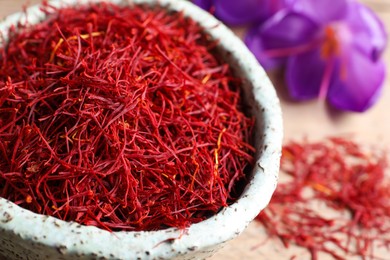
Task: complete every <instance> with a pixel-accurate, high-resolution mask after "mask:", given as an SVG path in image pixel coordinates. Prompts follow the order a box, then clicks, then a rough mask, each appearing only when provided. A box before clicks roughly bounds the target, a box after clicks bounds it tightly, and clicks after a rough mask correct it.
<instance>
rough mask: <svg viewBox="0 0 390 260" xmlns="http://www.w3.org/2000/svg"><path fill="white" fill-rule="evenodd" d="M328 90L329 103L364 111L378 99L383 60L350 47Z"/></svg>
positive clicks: (382, 78)
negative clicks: (375, 59)
mask: <svg viewBox="0 0 390 260" xmlns="http://www.w3.org/2000/svg"><path fill="white" fill-rule="evenodd" d="M335 72H336V73H335V75H334V77H333V80H332V83H331V84H330V88H329V91H328V100H329V102H330V103H331V104H332V105H333V106H335V107H337V108H339V109H342V110H349V111H354V112H364V111H365V110H367V109H368V108H370V107H371V106H372V105H373V104H374V103H375V102H376V101H377V99H378V98H379V95H380V93H381V90H382V88H383V85H382V83H383V80H384V77H385V65H384V63H383V62H382V61H373V60H372V59H371V58H370V57H368V56H366V55H364V54H362V53H361V52H360V51H358V50H355V49H350V50H349V51H348V56H345V59H344V60H341V61H340V62H339V64H338V65H337V67H336V70H335Z"/></svg>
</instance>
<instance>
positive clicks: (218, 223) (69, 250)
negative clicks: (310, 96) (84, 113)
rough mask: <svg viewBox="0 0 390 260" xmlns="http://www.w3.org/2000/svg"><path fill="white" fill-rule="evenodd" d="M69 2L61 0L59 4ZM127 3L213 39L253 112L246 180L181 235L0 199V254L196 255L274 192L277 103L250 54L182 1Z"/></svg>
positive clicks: (237, 227)
mask: <svg viewBox="0 0 390 260" xmlns="http://www.w3.org/2000/svg"><path fill="white" fill-rule="evenodd" d="M75 2H76V0H72V1H66V3H67V4H74V3H75ZM112 2H116V3H120V4H128V2H124V1H119V0H116V1H112ZM130 2H132V3H148V4H151V5H155V4H160V5H163V6H166V8H167V9H169V10H180V11H183V12H184V14H185V15H187V16H189V17H191V18H192V19H193V20H195V21H197V22H199V23H200V24H201V26H202V27H204V28H205V31H207V32H208V33H209V34H210V35H211V36H212V37H213V38H215V39H219V40H220V45H221V49H222V50H223V53H224V54H225V55H224V56H225V57H226V60H227V61H228V62H229V63H230V64H231V65H232V67H233V68H234V69H235V71H236V73H238V74H239V75H241V77H242V78H244V79H245V83H244V86H243V88H244V92H245V100H246V102H248V103H250V104H251V105H252V107H253V111H251V113H252V114H254V115H255V116H256V121H257V123H256V128H255V132H256V143H255V147H256V149H257V151H258V152H257V155H256V159H257V162H256V164H255V167H254V169H253V172H252V176H251V179H250V182H249V183H248V184H247V186H246V187H245V190H244V192H243V194H242V196H241V197H240V199H239V200H238V201H237V202H235V203H234V204H232V205H231V206H229V207H227V208H225V209H223V210H222V211H221V212H219V213H218V214H216V215H215V216H213V217H212V218H210V219H207V220H205V221H203V222H200V223H197V224H193V225H191V226H190V227H189V228H188V230H186V232H185V233H183V232H181V231H180V230H177V229H174V228H170V229H166V230H160V231H151V232H113V233H110V232H107V231H104V230H100V229H98V228H96V227H92V226H88V227H87V226H81V225H79V224H77V223H70V222H64V221H61V220H58V219H56V218H53V217H49V216H43V215H38V214H35V213H32V212H30V211H28V210H25V209H22V208H20V207H18V206H16V205H15V204H13V203H12V202H10V201H7V200H5V199H2V198H0V255H4V257H5V258H6V259H30V260H31V259H39V260H41V259H204V258H207V257H209V256H211V255H213V253H214V252H215V251H216V250H218V249H219V248H220V247H221V246H222V245H223V243H225V242H226V241H228V240H230V239H233V238H234V237H236V236H238V235H239V234H240V233H241V232H242V231H243V230H244V229H245V227H246V226H247V225H248V224H249V222H251V221H252V220H253V219H254V217H255V216H256V215H257V214H258V213H259V212H260V211H261V210H262V209H263V208H264V207H266V205H267V204H268V202H269V200H270V198H271V196H272V193H273V192H274V190H275V187H276V183H277V176H278V170H279V159H280V153H281V144H282V119H281V109H280V105H279V101H278V98H277V96H276V94H275V90H274V88H273V86H272V84H271V82H270V80H269V79H268V78H267V76H266V74H265V72H264V70H263V69H262V68H261V67H260V65H259V64H258V62H257V61H256V59H255V58H254V56H253V55H252V54H251V53H250V51H249V50H248V49H247V48H246V47H245V45H244V44H243V43H242V41H241V40H240V39H239V38H237V37H236V36H235V35H234V34H233V33H232V32H231V31H230V30H229V29H228V28H226V27H225V26H224V25H222V24H221V23H220V22H219V21H217V20H216V19H215V18H214V17H212V16H211V15H209V14H208V13H206V12H204V11H202V10H201V9H199V8H198V7H196V6H194V5H193V4H191V3H190V2H187V1H180V0H176V1H175V0H133V1H130ZM57 4H59V2H58V1H57ZM62 4H64V1H62ZM28 12H29V19H30V21H31V22H39V20H40V19H43V14H42V13H41V12H40V11H39V8H38V7H32V8H30V9H29V10H28ZM20 17H21V14H15V15H12V16H10V17H8V18H7V19H5V21H3V22H1V23H0V30H2V31H3V32H6V31H7V28H8V27H9V26H10V25H11V24H15V23H16V21H17V20H18V19H19V18H20ZM0 259H1V256H0Z"/></svg>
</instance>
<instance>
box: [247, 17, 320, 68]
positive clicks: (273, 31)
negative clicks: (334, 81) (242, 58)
mask: <svg viewBox="0 0 390 260" xmlns="http://www.w3.org/2000/svg"><path fill="white" fill-rule="evenodd" d="M318 30H319V26H318V24H316V23H315V22H313V21H312V20H311V19H310V18H308V17H307V16H305V15H302V14H299V13H296V12H293V11H280V12H278V13H277V14H275V15H274V16H272V17H271V18H270V19H268V20H267V21H266V22H265V23H264V24H263V25H260V26H257V27H254V28H252V29H251V30H249V31H248V33H247V35H246V37H245V43H246V45H247V46H248V48H249V49H250V50H251V51H252V52H253V53H254V55H255V56H256V57H257V59H258V60H259V62H260V63H261V64H262V65H263V66H264V67H265V68H266V69H271V68H273V67H275V66H277V65H280V64H281V63H282V62H283V60H285V58H286V57H288V56H290V55H296V54H298V53H301V52H304V51H308V50H310V49H311V48H312V47H313V43H314V41H315V38H316V36H317V35H316V32H317V31H318Z"/></svg>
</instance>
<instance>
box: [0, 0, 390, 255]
mask: <svg viewBox="0 0 390 260" xmlns="http://www.w3.org/2000/svg"><path fill="white" fill-rule="evenodd" d="M25 2H27V1H26V0H0V19H1V18H2V17H4V16H6V15H8V14H11V13H13V12H16V11H20V10H21V6H22V4H23V3H25ZM29 2H30V3H31V4H34V3H38V2H40V0H30V1H29ZM362 2H364V3H366V4H367V5H368V6H370V7H371V8H372V9H373V10H374V11H375V12H376V13H377V14H378V15H379V17H380V18H381V19H382V20H383V21H384V23H385V25H386V28H387V31H390V0H364V1H362ZM237 33H238V34H240V31H237ZM384 60H385V62H386V63H387V65H388V68H390V48H387V51H386V53H385V56H384ZM271 80H272V81H273V82H274V85H275V87H276V89H277V91H278V94H279V97H280V99H281V104H282V110H283V119H284V128H285V141H287V140H291V139H298V140H299V139H300V138H303V137H310V138H313V139H319V138H323V137H326V136H331V135H348V136H350V135H352V136H354V138H355V140H357V141H358V142H359V143H364V144H368V145H370V144H373V145H376V144H380V145H385V146H390V80H389V77H387V79H386V82H385V87H384V92H383V94H382V96H381V99H380V101H379V102H378V103H377V104H376V105H375V106H374V107H373V108H372V109H370V110H369V111H367V112H365V113H363V114H354V113H340V112H337V111H334V110H333V109H331V108H330V107H328V106H327V105H326V104H325V103H323V102H320V101H310V102H305V103H296V102H293V101H291V100H290V99H289V98H288V96H287V94H286V91H285V86H284V85H283V79H282V78H281V77H278V76H271ZM265 238H266V236H265V233H264V230H263V229H262V227H261V225H260V224H258V223H256V222H253V223H251V224H250V225H249V227H248V228H247V229H246V230H245V231H244V232H243V233H242V234H241V235H240V236H239V237H238V238H236V239H234V240H232V241H230V242H228V243H227V244H226V245H225V247H224V248H223V249H222V250H220V251H219V252H218V253H217V254H216V255H215V256H214V257H212V258H211V260H222V259H224V260H236V259H237V260H238V259H242V260H244V259H266V260H268V259H272V260H278V259H281V260H282V259H283V260H284V259H290V257H291V256H292V255H297V256H298V258H297V259H299V260H300V259H310V257H309V256H308V254H307V253H306V252H305V251H304V250H302V249H299V248H295V247H292V248H289V249H288V250H286V249H285V248H284V247H283V246H282V245H281V243H280V242H279V241H276V240H275V241H272V240H270V241H268V242H267V243H265V244H264V243H263V242H264V240H265ZM383 256H386V257H385V259H386V258H387V259H390V252H383ZM320 259H321V260H322V259H328V258H327V257H326V256H321V257H320Z"/></svg>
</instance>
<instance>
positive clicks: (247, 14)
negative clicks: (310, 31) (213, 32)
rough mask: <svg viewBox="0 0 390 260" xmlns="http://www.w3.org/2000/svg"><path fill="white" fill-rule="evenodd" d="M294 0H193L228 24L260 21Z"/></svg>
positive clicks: (289, 4)
mask: <svg viewBox="0 0 390 260" xmlns="http://www.w3.org/2000/svg"><path fill="white" fill-rule="evenodd" d="M294 1H295V0H271V1H270V0H194V1H193V2H194V3H195V4H196V5H198V6H199V7H201V8H203V9H205V10H207V11H210V10H212V11H213V13H214V15H215V16H216V17H217V18H219V19H220V20H221V21H223V22H225V23H226V24H229V25H244V24H249V23H260V22H263V21H264V20H266V19H268V18H269V17H270V16H272V15H273V14H275V13H276V12H277V11H279V10H281V9H283V8H286V7H289V6H291V5H292V3H293V2H294Z"/></svg>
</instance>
